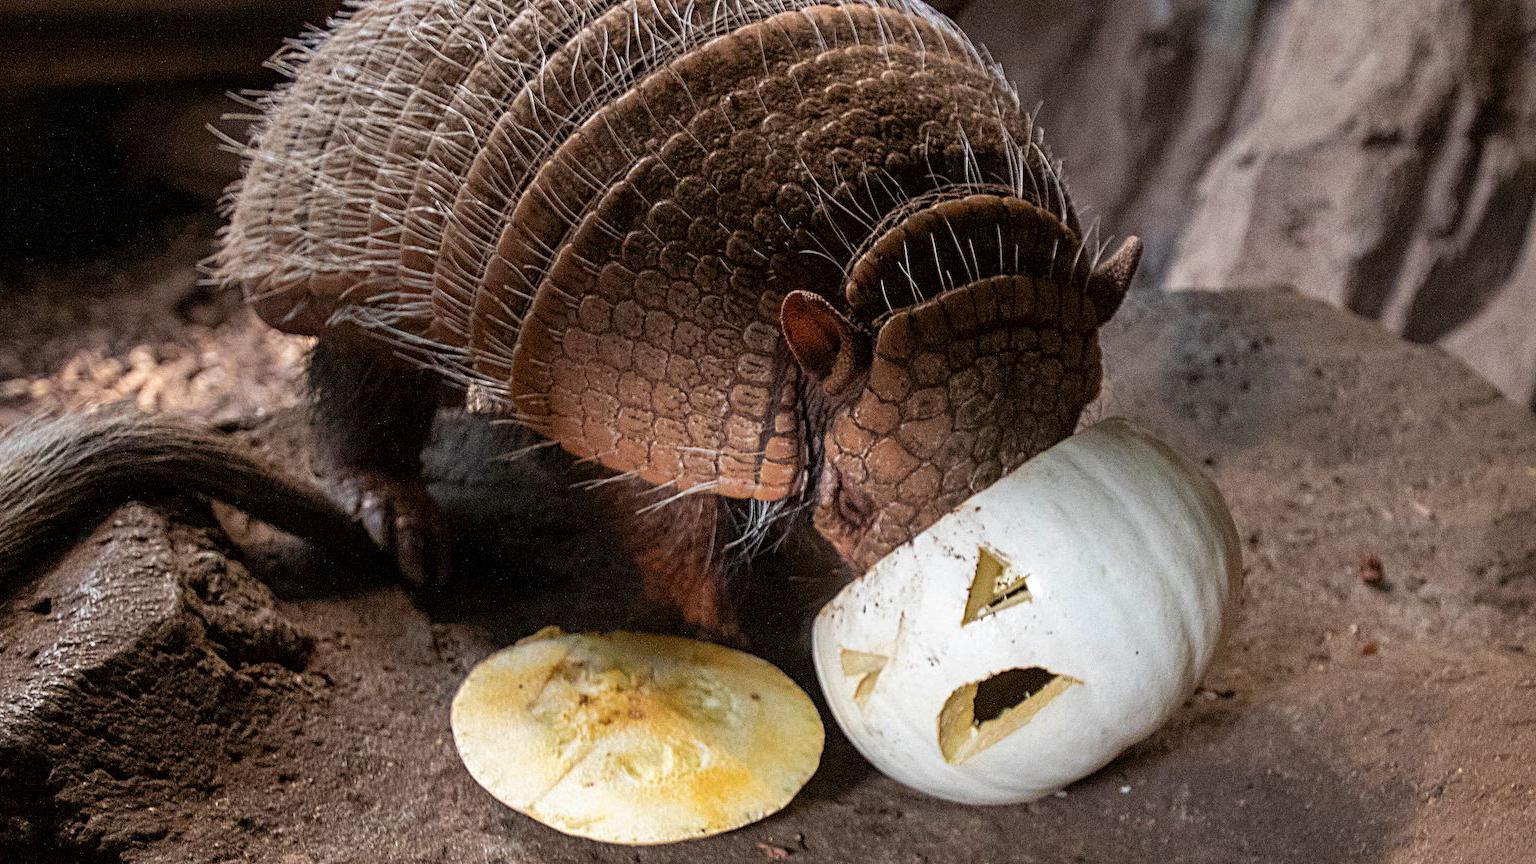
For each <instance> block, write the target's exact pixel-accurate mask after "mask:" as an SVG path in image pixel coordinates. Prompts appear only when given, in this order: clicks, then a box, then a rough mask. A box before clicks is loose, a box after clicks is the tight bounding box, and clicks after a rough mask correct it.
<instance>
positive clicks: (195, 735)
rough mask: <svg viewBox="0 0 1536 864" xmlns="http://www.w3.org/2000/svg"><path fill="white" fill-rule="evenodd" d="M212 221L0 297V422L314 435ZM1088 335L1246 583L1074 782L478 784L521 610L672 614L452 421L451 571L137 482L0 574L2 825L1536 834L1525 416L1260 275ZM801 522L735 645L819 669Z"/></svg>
mask: <svg viewBox="0 0 1536 864" xmlns="http://www.w3.org/2000/svg"><path fill="white" fill-rule="evenodd" d="M199 230H202V229H200V228H199V227H197V226H195V225H194V226H192V227H190V228H188V229H186V234H185V235H184V239H182V240H177V239H176V237H177V236H182V235H177V234H176V232H175V231H172V232H171V236H170V239H168V240H166V241H164V242H161V243H159V244H158V245H157V244H150V245H149V246H147V247H146V248H145V250H144V252H143V255H142V260H141V261H140V262H139V263H134V264H129V265H120V266H116V267H106V268H105V269H104V270H102V271H100V272H99V273H97V272H93V273H92V274H87V275H79V274H74V275H71V274H67V273H66V274H52V275H50V276H49V277H48V278H47V279H44V280H35V281H33V282H30V283H28V284H29V285H30V286H31V287H29V288H28V289H26V290H24V291H10V292H8V293H6V294H5V295H4V296H3V297H0V381H5V382H6V383H4V384H0V400H4V401H0V422H11V421H12V420H14V419H15V418H18V417H21V416H23V415H26V414H28V413H31V412H33V411H35V410H37V409H39V408H44V407H46V408H54V409H59V408H64V407H68V406H70V405H73V404H76V403H79V402H82V401H90V400H92V399H97V398H102V397H108V396H110V397H112V398H131V399H135V400H136V401H139V402H141V404H145V405H146V406H147V407H151V408H158V409H166V410H175V411H181V412H185V413H190V414H193V415H195V416H198V417H201V418H204V419H207V420H209V421H210V422H214V423H218V424H221V425H222V426H223V427H225V428H227V429H229V430H230V432H231V434H238V435H241V436H243V437H245V438H247V439H248V440H250V441H251V442H252V443H253V444H255V445H256V446H258V447H260V448H262V449H263V450H265V451H266V452H268V453H270V454H273V455H275V456H278V457H280V458H282V459H283V460H284V461H285V462H286V463H288V464H294V465H298V464H300V463H302V461H303V454H304V451H305V444H304V441H303V433H302V427H303V424H302V418H301V417H299V416H298V415H297V413H296V412H293V411H291V410H288V406H290V405H292V404H293V403H294V401H295V399H296V397H297V390H296V386H295V382H296V380H297V378H298V375H299V368H300V356H301V354H302V351H303V345H302V343H300V342H297V341H294V340H288V339H286V338H282V337H276V336H272V335H270V334H267V333H266V332H265V331H263V330H261V329H260V328H259V327H257V326H255V325H254V324H253V323H252V322H251V320H250V319H249V317H248V315H247V314H246V313H245V312H244V311H243V310H241V309H239V308H238V307H237V306H236V305H234V304H233V303H232V301H230V300H228V299H227V298H218V297H209V296H207V295H206V294H203V293H201V292H199V291H198V290H197V289H196V287H195V283H194V281H193V279H192V275H191V272H192V271H191V263H192V261H194V260H195V259H196V257H197V256H198V254H200V252H199V248H200V247H199V246H198V237H199V235H198V231H199ZM188 298H192V299H191V301H190V302H189V300H188ZM1106 344H1107V349H1106V350H1107V353H1108V357H1109V362H1110V366H1111V378H1110V382H1109V385H1108V392H1107V396H1106V398H1105V400H1104V402H1103V403H1102V404H1101V405H1099V406H1096V407H1095V408H1094V409H1093V413H1094V415H1095V416H1111V415H1124V416H1129V417H1132V418H1134V419H1136V420H1138V421H1140V422H1141V423H1143V424H1144V425H1146V426H1148V427H1150V428H1152V429H1154V430H1156V431H1158V432H1159V433H1160V434H1162V435H1164V436H1166V437H1167V438H1168V439H1170V440H1171V441H1173V442H1176V443H1177V444H1179V445H1180V446H1182V447H1183V448H1184V449H1186V450H1187V451H1188V452H1190V453H1192V454H1194V455H1195V456H1197V457H1198V458H1200V459H1202V460H1204V463H1205V464H1206V466H1207V467H1208V468H1209V470H1210V471H1211V472H1212V474H1213V475H1214V476H1215V478H1216V479H1217V481H1218V482H1219V484H1220V485H1221V487H1222V489H1223V490H1224V491H1225V492H1226V494H1227V496H1228V498H1229V501H1230V503H1231V505H1232V507H1233V510H1234V513H1235V515H1236V518H1237V521H1238V523H1239V526H1240V529H1241V531H1242V533H1243V536H1244V538H1245V543H1244V546H1245V550H1244V551H1245V555H1246V562H1247V563H1246V567H1245V571H1246V577H1247V583H1246V588H1245V590H1244V593H1243V598H1242V599H1243V608H1242V612H1241V614H1240V619H1239V620H1238V622H1237V623H1236V625H1235V626H1234V628H1233V630H1232V633H1231V637H1230V640H1229V644H1228V647H1227V650H1226V652H1225V654H1224V656H1223V658H1222V659H1221V660H1220V661H1219V662H1218V664H1217V666H1216V667H1215V669H1214V670H1213V671H1212V672H1211V674H1210V675H1209V676H1208V678H1207V680H1206V682H1205V684H1204V687H1203V688H1202V689H1201V691H1200V692H1199V693H1198V694H1197V695H1196V696H1195V698H1193V699H1192V700H1191V701H1190V702H1189V704H1188V705H1187V706H1186V707H1185V709H1184V710H1183V711H1182V712H1180V714H1179V715H1178V716H1177V717H1176V718H1175V719H1174V720H1173V722H1172V723H1171V724H1170V725H1169V726H1168V727H1167V728H1166V729H1164V730H1163V731H1162V732H1160V733H1159V734H1158V735H1157V736H1155V737H1154V738H1153V739H1151V740H1150V741H1148V742H1146V743H1144V744H1142V745H1140V746H1138V747H1136V748H1134V749H1133V750H1132V751H1131V752H1129V753H1127V754H1126V755H1125V756H1123V757H1122V758H1121V759H1119V760H1117V761H1116V762H1114V763H1113V764H1111V765H1110V766H1109V767H1107V768H1106V769H1104V770H1103V771H1101V772H1099V773H1098V774H1096V775H1094V776H1093V777H1090V778H1089V779H1087V780H1085V781H1083V782H1082V783H1079V784H1077V785H1075V786H1073V787H1072V788H1070V789H1068V790H1067V791H1066V792H1065V793H1064V794H1061V795H1059V796H1057V797H1053V798H1047V799H1045V800H1043V801H1041V802H1037V803H1035V804H1031V805H1026V806H1019V807H1006V808H967V807H961V806H956V805H951V804H946V803H942V802H938V801H934V800H930V799H927V798H924V797H922V796H920V795H917V794H915V793H912V792H909V791H906V790H904V789H903V788H901V787H899V786H897V785H896V784H895V783H893V782H891V781H889V780H886V779H885V778H883V777H881V776H879V775H878V774H877V773H875V772H874V771H873V770H872V769H871V768H869V767H868V766H867V765H866V764H865V763H864V762H863V761H862V760H861V759H860V758H859V757H858V756H857V754H856V753H855V752H854V751H853V750H852V748H851V747H850V746H849V745H848V744H847V742H846V741H845V740H843V739H842V738H841V736H840V735H838V734H837V733H836V731H835V729H831V728H829V738H828V748H827V752H826V755H825V757H824V760H823V764H822V767H821V770H820V771H819V772H818V774H817V775H816V777H815V778H814V779H813V780H812V782H811V784H810V785H809V786H808V787H807V788H806V789H805V791H804V792H803V793H802V794H801V795H800V797H799V798H797V799H796V800H795V802H794V803H793V804H792V805H791V806H790V807H789V808H788V809H787V810H785V811H784V812H783V813H781V814H779V815H777V816H775V817H772V818H770V819H768V820H767V821H765V822H762V823H760V824H758V825H754V826H751V827H748V828H745V829H742V830H740V831H737V832H734V833H731V834H728V835H725V836H722V837H718V838H713V839H710V840H705V841H700V842H696V843H690V844H684V845H679V846H670V847H656V848H643V849H628V848H620V847H606V846H602V845H598V844H594V843H591V842H587V841H580V840H573V839H570V838H566V837H564V836H562V835H560V834H557V833H555V832H553V831H550V830H548V829H545V828H543V827H541V826H539V825H537V824H535V823H533V822H531V821H530V820H528V819H526V818H524V817H521V816H519V815H517V814H515V813H512V812H510V811H508V810H506V809H504V808H502V807H501V806H500V805H498V804H497V803H495V802H494V801H493V800H492V799H491V798H490V796H488V795H487V794H485V793H484V792H483V791H481V790H480V789H479V788H478V787H477V786H476V785H475V784H474V782H473V781H472V780H471V779H470V778H469V776H468V775H467V773H466V772H465V771H464V770H463V768H462V767H461V766H460V764H459V762H458V759H457V757H456V755H455V753H454V750H453V745H452V741H451V737H450V733H449V729H448V722H447V709H448V702H449V699H450V698H451V696H452V693H453V691H454V688H455V687H456V686H457V684H458V682H459V680H460V679H461V677H462V676H463V675H464V674H465V672H466V671H467V670H468V669H469V668H470V667H471V666H472V665H473V664H474V663H475V662H476V661H477V660H479V659H480V658H482V657H484V656H485V655H487V654H488V653H490V652H491V651H493V650H496V649H497V648H499V647H501V646H503V645H505V644H507V643H509V642H511V641H513V640H515V639H516V638H518V637H520V636H522V635H526V634H527V633H529V632H532V631H533V630H535V629H537V628H538V627H540V626H543V625H545V624H551V623H554V624H559V625H561V626H564V627H566V628H569V629H596V628H606V627H615V626H628V627H642V628H646V627H665V626H666V623H667V622H666V621H665V619H664V618H663V617H661V616H659V615H658V614H657V613H656V610H653V609H650V608H648V607H646V605H645V604H644V603H643V601H641V600H640V599H639V598H637V597H636V596H635V595H634V593H633V591H632V590H631V585H632V581H631V580H629V579H628V574H627V573H626V572H625V569H624V567H623V565H622V564H621V563H619V562H618V561H617V560H616V558H615V557H614V556H613V554H612V547H611V544H610V542H609V539H608V537H607V535H606V534H605V532H604V531H603V528H602V526H600V525H595V524H593V523H592V520H590V519H588V518H585V517H584V515H583V514H584V513H585V512H586V511H585V509H584V508H583V502H582V500H581V497H580V494H579V493H578V492H575V491H573V490H571V489H570V488H569V486H568V484H567V483H566V481H565V480H564V478H563V477H562V476H561V475H560V474H559V473H558V472H557V471H555V470H554V469H552V468H551V467H550V466H549V465H546V464H543V463H540V462H538V461H536V460H520V461H515V462H507V461H505V460H500V459H497V458H495V457H496V454H497V453H498V452H499V451H500V449H502V448H504V447H505V438H506V435H507V432H506V430H504V429H498V428H493V427H490V426H488V425H486V424H485V423H484V422H483V421H478V420H474V419H470V418H464V417H457V416H453V417H445V418H444V420H443V422H442V423H440V428H439V430H438V435H437V440H436V442H435V443H434V446H433V450H432V452H431V454H430V459H429V462H430V465H429V468H430V471H431V473H432V476H433V477H434V478H435V480H436V485H435V487H434V489H435V492H436V493H437V494H438V496H439V497H440V499H441V500H442V501H443V502H444V504H445V506H446V507H447V508H448V509H449V511H450V513H451V514H452V518H451V522H452V523H453V524H454V525H455V526H456V530H457V534H458V550H459V555H458V559H457V561H456V562H455V571H456V573H457V574H458V578H457V580H456V583H455V584H454V585H453V586H452V587H451V588H450V589H449V590H448V591H446V592H445V593H443V594H441V595H437V596H431V597H421V596H413V595H411V594H409V593H407V592H406V591H404V590H402V589H401V588H400V587H399V586H398V585H397V584H395V583H394V582H393V581H392V580H391V579H390V577H389V575H388V573H387V572H386V571H385V570H384V569H383V568H382V567H378V566H374V565H368V564H362V565H359V564H356V563H344V562H337V561H332V560H329V559H327V558H326V557H325V556H324V555H322V554H320V553H317V552H316V551H314V550H310V549H306V548H304V547H302V546H300V545H298V544H297V543H295V542H294V541H291V540H287V539H286V538H282V537H278V536H274V535H272V534H271V533H270V532H266V531H263V530H261V529H260V527H259V526H252V525H250V524H248V523H246V522H245V521H244V520H242V519H239V518H238V517H235V516H232V515H230V514H227V513H224V514H222V516H223V519H222V521H220V520H219V519H216V518H215V516H214V515H213V514H211V513H210V511H209V510H208V509H207V508H206V507H201V506H198V505H195V504H193V505H189V504H185V503H183V504H176V503H171V504H157V505H154V506H145V505H132V506H129V507H127V508H124V509H123V510H121V511H119V512H118V513H116V514H114V515H113V516H112V517H111V518H109V519H108V520H106V521H105V522H103V523H102V524H101V526H100V527H98V528H97V529H96V531H95V532H94V534H93V535H92V536H91V537H90V538H89V539H87V540H85V541H84V542H82V543H81V544H80V545H79V546H78V547H77V548H76V549H74V550H73V551H72V552H70V553H69V554H68V555H66V556H65V557H64V558H63V559H62V560H61V561H59V562H58V563H57V564H56V565H55V566H53V567H51V568H49V569H47V571H46V572H43V573H39V574H37V575H36V577H35V578H34V579H32V580H31V581H28V582H26V583H25V584H23V585H20V586H3V588H4V590H5V591H6V592H8V593H6V594H0V859H4V860H16V861H43V862H49V861H59V862H64V861H88V862H118V861H123V862H187V861H210V862H236V861H240V862H245V861H252V862H273V864H333V862H336V864H339V862H476V864H480V862H484V864H491V862H507V864H513V862H516V864H523V862H529V864H532V862H550V864H556V862H680V861H740V862H760V861H772V860H791V861H805V862H861V864H862V862H871V864H873V862H882V864H886V862H888V864H947V862H955V864H960V862H966V864H970V862H977V864H983V862H1021V864H1022V862H1041V864H1046V862H1051V864H1054V862H1127V861H1137V862H1141V861H1146V862H1150V861H1170V862H1186V861H1187V862H1211V864H1232V862H1250V861H1251V862H1308V864H1312V862H1335V861H1367V862H1420V861H1426V862H1427V861H1434V862H1440V864H1463V862H1508V861H1519V860H1526V859H1527V858H1528V856H1529V855H1530V850H1529V843H1530V841H1531V839H1532V838H1536V618H1533V616H1532V606H1533V604H1536V417H1533V416H1532V415H1531V414H1530V413H1529V412H1528V411H1525V410H1523V409H1521V408H1518V407H1516V406H1514V405H1512V404H1511V403H1509V402H1507V401H1506V400H1504V399H1503V398H1501V397H1500V396H1499V395H1498V394H1497V393H1496V392H1495V391H1494V390H1493V389H1492V388H1491V387H1489V386H1488V385H1487V384H1485V383H1483V382H1481V381H1480V380H1478V379H1477V378H1476V377H1475V376H1473V375H1472V374H1471V373H1469V372H1468V371H1467V370H1466V369H1465V368H1464V367H1462V366H1461V365H1460V364H1459V363H1457V362H1456V361H1454V360H1452V359H1450V358H1448V357H1447V356H1446V355H1444V354H1443V353H1441V352H1439V351H1438V350H1435V349H1428V348H1421V347H1413V346H1409V345H1407V344H1405V343H1402V342H1400V341H1399V340H1398V339H1396V338H1395V337H1392V336H1390V335H1388V334H1386V333H1385V332H1383V331H1381V330H1379V329H1377V328H1376V327H1375V326H1374V325H1371V324H1367V323H1364V322H1362V321H1359V320H1357V319H1354V318H1352V317H1350V316H1348V315H1346V314H1344V313H1340V312H1337V311H1335V310H1332V309H1329V308H1326V307H1324V306H1322V305H1321V304H1318V303H1315V302H1313V301H1309V300H1304V299H1301V298H1298V297H1293V296H1289V295H1285V294H1279V293H1256V292H1233V293H1226V294H1206V293H1189V294H1182V295H1171V296H1148V295H1143V296H1140V297H1138V298H1133V300H1132V302H1131V303H1130V304H1129V306H1128V308H1127V309H1126V310H1125V312H1124V313H1123V314H1122V315H1121V317H1120V318H1119V319H1117V322H1116V324H1115V325H1114V326H1113V327H1112V329H1111V331H1110V332H1109V333H1108V335H1107V337H1106ZM146 357H147V358H149V359H142V358H146ZM135 358H141V359H135ZM103 369H105V370H107V371H99V370H103ZM92 370H98V371H92ZM18 382H20V383H18ZM154 382H158V383H154ZM150 388H155V389H153V390H151V389H150ZM146 393H149V395H146ZM231 538H233V539H231ZM816 553H817V550H816V548H815V547H814V544H811V543H809V542H803V543H796V544H792V545H791V548H790V549H789V550H787V551H786V552H785V554H783V555H782V556H781V557H780V558H779V559H776V560H775V561H773V562H770V564H769V565H768V566H766V567H765V568H764V572H763V573H762V574H761V576H760V577H759V579H760V582H759V583H757V584H755V585H754V593H753V599H752V604H753V609H754V610H755V611H754V614H753V615H752V616H751V617H752V620H753V622H754V627H753V630H754V634H753V635H754V638H755V639H756V640H757V641H756V645H757V646H758V648H759V650H760V651H761V652H762V653H764V654H765V656H768V657H769V658H770V659H773V660H774V661H775V662H778V663H780V664H781V665H783V666H784V667H785V668H786V669H788V670H789V671H790V672H791V673H792V674H794V675H795V676H796V677H797V678H798V679H799V680H800V681H801V683H802V684H803V685H804V686H806V687H807V688H808V689H811V690H812V691H813V692H814V690H815V682H814V678H813V676H812V675H811V674H810V671H809V668H808V665H807V662H806V644H805V641H804V636H805V626H804V625H805V624H806V622H807V620H808V617H809V614H810V612H811V611H812V610H813V609H814V608H815V605H816V602H817V598H818V597H819V596H824V595H825V593H826V592H827V591H828V590H829V588H830V587H832V586H829V585H828V584H827V580H826V578H825V577H824V576H822V575H821V574H822V573H823V572H824V569H823V568H822V567H821V566H819V565H818V563H817V558H816ZM1377 573H1379V574H1380V575H1382V577H1383V579H1382V580H1381V581H1380V582H1379V584H1376V585H1371V584H1367V582H1368V581H1373V580H1374V575H1375V574H1377ZM1366 576H1370V577H1372V580H1367V579H1366V578H1364V577H1366Z"/></svg>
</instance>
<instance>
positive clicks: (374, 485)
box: [332, 469, 449, 588]
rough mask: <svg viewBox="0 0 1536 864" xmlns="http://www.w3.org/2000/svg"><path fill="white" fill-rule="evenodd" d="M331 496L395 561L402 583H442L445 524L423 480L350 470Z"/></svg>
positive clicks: (445, 563)
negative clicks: (404, 581) (404, 580)
mask: <svg viewBox="0 0 1536 864" xmlns="http://www.w3.org/2000/svg"><path fill="white" fill-rule="evenodd" d="M332 494H333V495H334V497H335V498H336V500H337V503H339V504H340V505H341V506H342V507H344V508H346V510H347V512H348V513H351V514H352V515H353V516H354V517H356V518H357V519H358V521H360V522H361V523H362V524H363V528H365V529H366V530H367V531H368V536H369V537H372V538H373V542H375V543H377V544H379V547H380V548H381V549H383V550H384V551H385V552H387V553H389V555H390V556H391V557H393V558H394V559H395V565H396V566H397V567H399V569H400V575H402V576H404V577H405V579H406V581H407V582H410V583H411V584H412V585H416V586H418V587H424V588H436V587H441V586H442V585H443V584H444V583H445V582H447V580H448V571H449V556H448V541H447V531H446V524H445V523H444V521H443V517H442V514H441V512H440V511H439V510H438V507H437V503H436V502H434V501H433V500H432V497H431V496H430V495H428V494H427V486H426V482H425V481H424V480H423V479H422V478H420V477H408V478H402V477H396V476H392V475H389V474H385V473H383V472H378V471H369V470H366V469H351V470H350V471H348V472H347V473H346V474H344V475H342V476H341V477H340V478H339V479H338V481H337V483H336V485H335V487H334V488H333V492H332Z"/></svg>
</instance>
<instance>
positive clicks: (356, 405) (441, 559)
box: [309, 340, 448, 586]
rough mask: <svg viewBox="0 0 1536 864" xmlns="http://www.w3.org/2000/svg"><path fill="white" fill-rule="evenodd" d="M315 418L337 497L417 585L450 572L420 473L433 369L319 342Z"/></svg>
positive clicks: (323, 464) (312, 374) (434, 396)
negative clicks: (418, 367) (420, 368)
mask: <svg viewBox="0 0 1536 864" xmlns="http://www.w3.org/2000/svg"><path fill="white" fill-rule="evenodd" d="M309 383H310V398H311V400H312V409H311V418H312V419H311V422H312V423H313V426H314V438H315V450H316V455H317V456H318V461H319V463H320V464H319V467H320V469H321V470H322V471H323V472H324V473H325V474H326V475H327V479H328V481H329V485H330V487H331V493H332V496H333V497H334V498H335V499H336V500H337V503H339V504H340V505H341V506H342V507H343V508H345V509H346V510H347V511H348V512H349V513H351V514H352V515H353V516H355V517H357V519H358V520H359V521H361V522H362V524H363V527H364V528H366V529H367V531H368V534H369V536H371V537H372V538H373V540H374V542H375V543H377V544H379V546H380V547H381V548H382V549H384V550H385V551H386V552H388V553H389V554H390V555H391V556H393V557H394V559H395V562H396V564H397V565H398V566H399V568H400V573H401V575H402V576H404V577H405V578H406V579H407V580H408V581H410V582H411V583H413V584H416V585H424V586H436V585H440V584H441V583H442V582H443V581H445V580H446V579H447V576H448V543H447V539H446V537H445V533H446V532H445V526H444V523H443V520H442V517H441V515H440V514H439V512H438V508H437V505H436V504H435V503H434V502H433V501H432V499H431V497H430V496H428V494H427V489H426V482H425V480H424V479H423V478H422V475H421V450H422V448H423V447H424V446H425V445H426V442H427V438H428V436H429V435H430V434H431V431H432V419H433V417H434V416H435V414H436V411H437V406H438V391H439V388H440V385H439V384H438V383H437V381H436V379H435V378H434V377H433V376H431V375H430V374H429V373H426V372H423V371H420V370H415V369H411V368H408V367H404V366H402V365H400V364H396V363H391V362H389V361H388V360H384V359H380V358H379V357H377V356H375V355H373V354H371V353H367V352H362V351H358V350H357V349H354V348H348V347H344V346H341V347H339V346H337V345H335V344H332V343H330V342H328V341H326V340H322V341H321V342H320V343H319V344H318V345H316V346H315V350H314V352H313V353H312V354H311V355H310V366H309Z"/></svg>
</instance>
